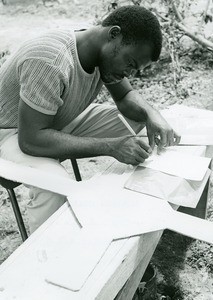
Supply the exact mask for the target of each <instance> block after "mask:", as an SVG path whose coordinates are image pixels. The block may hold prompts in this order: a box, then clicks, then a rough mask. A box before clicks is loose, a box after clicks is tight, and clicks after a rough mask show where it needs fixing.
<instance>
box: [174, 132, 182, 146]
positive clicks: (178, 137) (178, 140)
mask: <svg viewBox="0 0 213 300" xmlns="http://www.w3.org/2000/svg"><path fill="white" fill-rule="evenodd" d="M174 138H175V145H178V144H179V143H180V140H181V136H180V135H179V134H178V133H177V132H174Z"/></svg>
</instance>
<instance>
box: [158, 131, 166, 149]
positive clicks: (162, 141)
mask: <svg viewBox="0 0 213 300" xmlns="http://www.w3.org/2000/svg"><path fill="white" fill-rule="evenodd" d="M166 146H167V131H165V130H161V132H160V142H159V144H158V147H159V149H162V148H163V147H166Z"/></svg>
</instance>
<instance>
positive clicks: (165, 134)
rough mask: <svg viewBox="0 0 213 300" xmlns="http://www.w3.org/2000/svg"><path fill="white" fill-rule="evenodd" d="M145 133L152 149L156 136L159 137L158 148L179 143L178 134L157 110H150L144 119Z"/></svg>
mask: <svg viewBox="0 0 213 300" xmlns="http://www.w3.org/2000/svg"><path fill="white" fill-rule="evenodd" d="M146 129H147V135H148V139H149V145H150V147H151V148H152V149H153V148H154V146H155V144H156V138H159V142H158V148H159V150H161V149H162V148H163V147H168V146H174V145H177V144H179V143H180V139H181V137H180V135H178V134H177V133H176V132H175V131H174V130H173V129H172V127H171V126H170V125H169V124H168V123H167V122H166V120H165V119H164V118H163V117H162V116H161V115H160V113H158V112H157V111H152V112H151V113H150V114H149V115H148V117H147V121H146Z"/></svg>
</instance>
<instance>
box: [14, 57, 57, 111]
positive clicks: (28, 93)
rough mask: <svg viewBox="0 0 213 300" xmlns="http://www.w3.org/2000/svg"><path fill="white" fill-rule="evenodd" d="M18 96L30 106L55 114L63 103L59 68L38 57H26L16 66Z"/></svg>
mask: <svg viewBox="0 0 213 300" xmlns="http://www.w3.org/2000/svg"><path fill="white" fill-rule="evenodd" d="M18 73H19V80H20V97H21V99H22V100H23V101H24V102H25V103H26V104H27V105H29V106H30V107H31V108H33V109H35V110H37V111H39V112H41V113H44V114H47V115H55V114H56V112H57V110H58V109H59V107H60V106H61V105H62V104H63V100H62V99H61V94H62V90H63V80H62V75H61V72H60V70H59V69H58V68H57V67H55V66H54V65H51V64H48V63H47V62H45V61H43V60H39V59H28V60H26V61H24V62H23V63H22V64H21V65H20V66H19V68H18Z"/></svg>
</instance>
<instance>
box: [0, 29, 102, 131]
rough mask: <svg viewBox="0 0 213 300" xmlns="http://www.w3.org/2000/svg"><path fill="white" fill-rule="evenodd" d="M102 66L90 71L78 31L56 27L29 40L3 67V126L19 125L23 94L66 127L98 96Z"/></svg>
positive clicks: (0, 100) (0, 88) (0, 113)
mask: <svg viewBox="0 0 213 300" xmlns="http://www.w3.org/2000/svg"><path fill="white" fill-rule="evenodd" d="M101 87H102V81H101V79H100V73H99V69H98V68H95V70H94V72H93V73H92V74H88V73H86V72H85V71H84V70H83V68H82V66H81V64H80V61H79V58H78V53H77V47H76V39H75V34H74V31H68V30H55V31H50V32H48V33H46V34H43V35H42V36H39V37H37V38H34V39H32V40H30V41H28V42H25V43H24V44H23V45H22V46H21V48H20V49H19V50H18V51H17V52H16V53H14V54H13V55H11V56H10V57H9V58H8V60H7V61H6V62H5V63H4V64H3V66H2V67H1V68H0V128H17V126H18V106H19V100H20V98H21V99H22V100H23V101H24V102H25V103H26V104H27V105H29V106H30V107H31V108H33V109H35V110H36V111H39V112H41V113H43V114H47V115H54V121H53V128H54V129H57V130H62V129H63V128H64V127H65V126H66V125H67V124H69V123H70V122H71V121H72V120H73V119H74V118H75V117H77V116H78V115H79V114H80V113H81V112H82V111H83V110H84V109H85V108H86V107H87V106H88V105H89V104H90V103H91V102H92V101H93V100H94V99H95V97H96V96H97V94H98V93H99V91H100V89H101Z"/></svg>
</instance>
